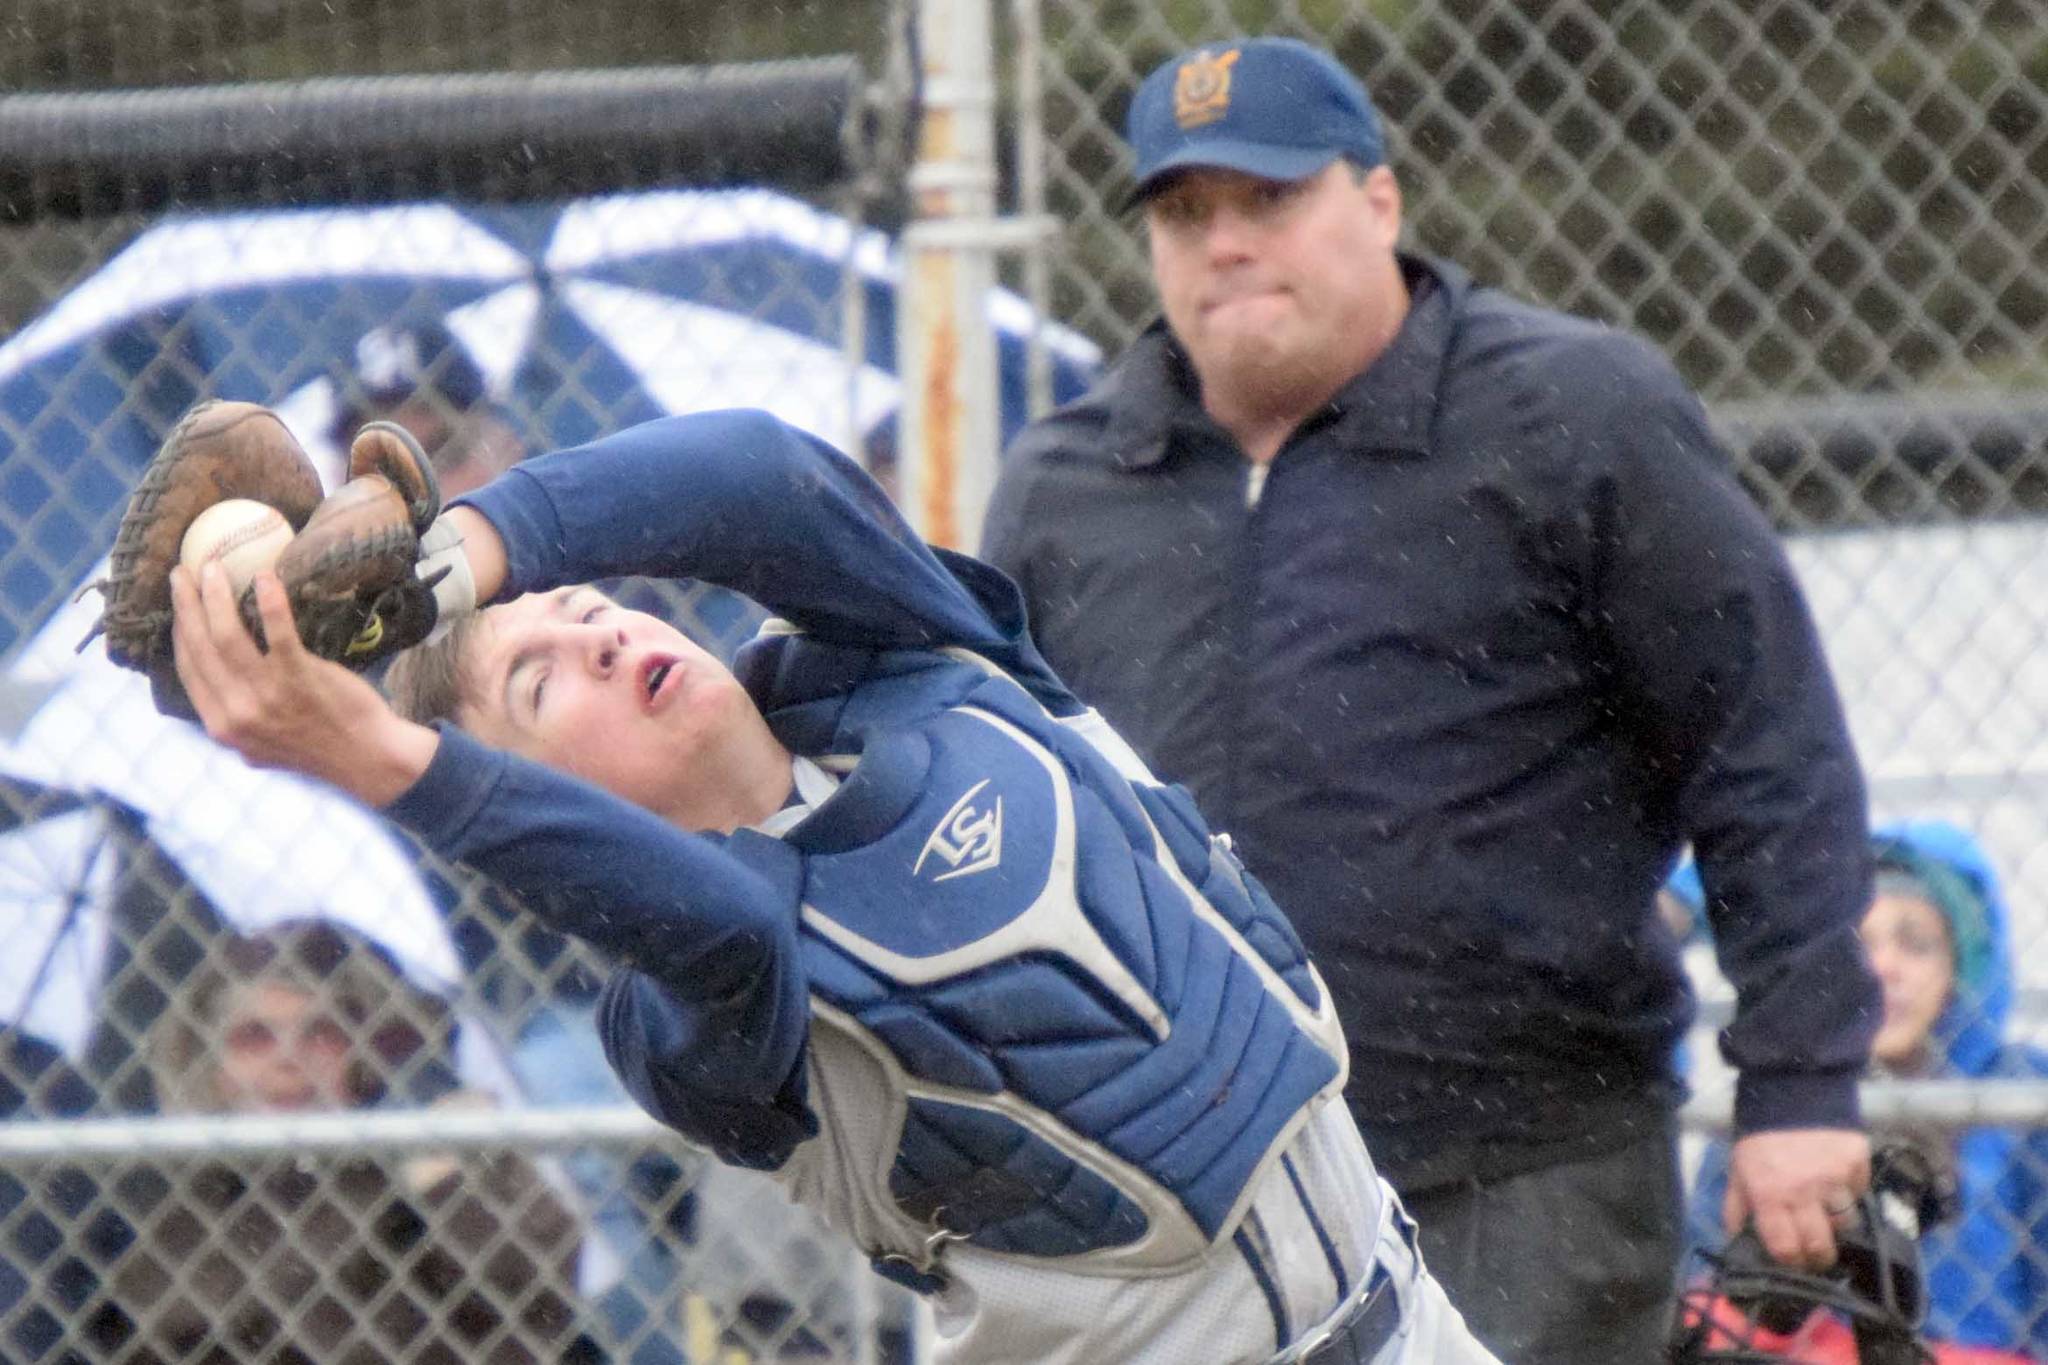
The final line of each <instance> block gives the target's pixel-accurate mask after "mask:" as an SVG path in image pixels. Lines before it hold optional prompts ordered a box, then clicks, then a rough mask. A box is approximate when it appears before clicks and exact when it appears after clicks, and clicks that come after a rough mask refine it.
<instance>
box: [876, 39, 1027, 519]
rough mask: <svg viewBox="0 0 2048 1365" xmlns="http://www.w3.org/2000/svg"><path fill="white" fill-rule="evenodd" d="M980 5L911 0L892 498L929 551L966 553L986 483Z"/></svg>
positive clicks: (989, 283) (987, 143)
mask: <svg viewBox="0 0 2048 1365" xmlns="http://www.w3.org/2000/svg"><path fill="white" fill-rule="evenodd" d="M989 9H990V0H919V2H918V7H917V22H918V31H919V38H920V47H921V55H920V65H921V68H922V69H921V71H920V73H919V76H920V80H921V83H922V91H923V97H924V122H923V126H922V128H921V129H920V132H919V136H918V148H917V160H916V162H915V164H914V165H912V167H911V169H910V192H911V197H912V200H913V202H914V204H915V211H914V219H913V221H912V223H911V225H910V226H909V228H907V229H906V230H905V232H904V234H903V245H904V253H903V254H904V280H903V306H902V307H901V308H900V309H899V310H898V323H897V334H896V347H897V365H898V373H899V374H900V375H901V377H902V382H903V410H902V414H901V430H900V436H901V443H902V444H901V450H900V452H899V459H900V462H901V463H900V474H901V479H902V483H901V487H900V492H899V500H900V502H901V504H902V507H903V511H904V514H905V515H906V516H907V517H908V518H909V519H910V522H911V525H913V526H914V527H916V528H917V530H918V532H919V533H920V534H922V535H923V536H924V537H925V539H927V540H929V541H931V542H932V543H933V544H935V545H944V546H948V547H950V548H953V549H958V550H965V551H967V552H969V553H972V552H973V550H974V549H975V547H976V545H977V544H978V543H979V542H980V539H981V514H982V509H983V507H985V506H986V505H987V502H988V496H989V491H990V490H991V489H992V488H993V487H994V486H995V471H996V455H997V449H996V442H997V433H998V431H999V425H998V422H999V406H1000V394H999V391H998V389H997V387H996V352H995V336H994V333H993V331H992V330H991V328H990V327H989V323H988V297H989V291H990V290H991V289H992V288H993V287H994V284H995V255H996V252H997V250H998V249H999V247H1000V245H1001V241H1002V239H1003V238H1004V237H1005V235H1006V234H1005V233H1004V231H1003V225H999V224H997V223H996V221H995V198H996V194H995V191H996V164H995V105H996V90H995V75H994V69H995V62H994V57H993V55H992V47H993V42H992V29H991V24H990V15H989Z"/></svg>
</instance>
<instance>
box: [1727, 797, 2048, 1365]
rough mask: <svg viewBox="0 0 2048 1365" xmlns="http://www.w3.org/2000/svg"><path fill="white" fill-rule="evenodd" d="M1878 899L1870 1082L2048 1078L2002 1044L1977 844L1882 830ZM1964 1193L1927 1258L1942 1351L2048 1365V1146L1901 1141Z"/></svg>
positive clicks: (1948, 834) (1870, 916) (2022, 1140)
mask: <svg viewBox="0 0 2048 1365" xmlns="http://www.w3.org/2000/svg"><path fill="white" fill-rule="evenodd" d="M1872 844H1873V851H1874V853H1875V855H1876V867H1877V881H1876V892H1875V895H1874V896H1873V898H1872V901H1871V906H1870V910H1869V912H1868V913H1867V914H1866V915H1865V916H1864V919H1863V924H1862V936H1863V942H1864V946H1865V948H1866V950H1867V951H1868V952H1869V954H1870V961H1871V966H1872V968H1873V969H1874V970H1875V971H1876V973H1877V976H1878V979H1879V981H1880V982H1881V983H1882V984H1883V987H1884V1022H1883V1024H1882V1026H1881V1027H1880V1028H1879V1030H1878V1034H1877V1038H1876V1041H1875V1042H1874V1043H1873V1044H1872V1047H1871V1059H1872V1066H1873V1075H1876V1076H1881V1077H1885V1078H1892V1079H1911V1078H1950V1079H1953V1078H1958V1077H1972V1078H2027V1077H2042V1076H2048V1053H2043V1052H2042V1051H2040V1050H2039V1049H2037V1048H2033V1047H2028V1046H2024V1045H2019V1044H2014V1043H2010V1042H2007V1041H2006V1038H2005V1031H2006V1025H2007V1022H2008V1019H2009V1017H2010V1015H2011V1012H2012V1004H2013V962H2012V938H2011V922H2010V916H2009V914H2008V912H2007V908H2006V903H2005V896H2004V893H2003V891H2002V890H2001V888H2000V886H1999V881H1998V875H1997V873H1996V872H1994V871H1993V870H1992V867H1991V863H1990V861H1989V859H1987V858H1986V856H1985V854H1984V850H1983V848H1982V847H1981V846H1980V845H1979V844H1978V843H1977V841H1976V840H1975V839H1974V838H1972V837H1971V836H1970V835H1968V834H1966V833H1965V832H1963V831H1962V830H1960V829H1958V828H1956V827H1955V826H1954V825H1950V824H1947V823H1944V822H1941V821H1931V820H1926V821H1909V822H1904V823H1900V824H1894V825H1888V826H1885V827H1883V828H1881V829H1879V830H1878V832H1877V833H1876V835H1875V836H1874V837H1873V840H1872ZM1872 1137H1873V1141H1876V1142H1883V1141H1885V1140H1890V1141H1893V1142H1899V1141H1903V1142H1905V1143H1908V1144H1910V1145H1912V1146H1914V1147H1916V1148H1918V1149H1919V1150H1920V1152H1921V1153H1922V1154H1923V1155H1926V1156H1928V1157H1929V1158H1930V1159H1932V1160H1933V1161H1934V1163H1935V1165H1936V1169H1937V1170H1939V1171H1942V1172H1944V1173H1946V1174H1948V1175H1950V1176H1952V1177H1953V1179H1954V1182H1955V1185H1956V1188H1957V1193H1958V1195H1959V1200H1960V1209H1959V1212H1958V1213H1957V1215H1956V1216H1955V1217H1954V1218H1952V1219H1950V1220H1948V1221H1947V1222H1944V1223H1941V1224H1939V1225H1937V1226H1935V1227H1934V1228H1932V1229H1930V1230H1929V1231H1927V1232H1926V1233H1925V1234H1924V1235H1923V1237H1922V1239H1921V1244H1920V1250H1921V1256H1922V1258H1923V1260H1922V1263H1923V1269H1924V1272H1925V1274H1926V1278H1927V1292H1928V1312H1927V1322H1926V1326H1925V1331H1926V1335H1927V1336H1928V1338H1929V1339H1930V1340H1933V1341H1938V1342H1954V1343H1958V1344H1962V1345H1969V1346H1989V1347H1999V1348H2004V1349H2008V1350H2024V1351H2028V1352H2030V1353H2032V1354H2035V1355H2041V1356H2044V1357H2048V1266H2044V1264H2043V1261H2042V1256H2043V1251H2044V1248H2048V1131H2016V1130H2013V1129H2006V1128H1973V1129H1969V1130H1966V1131H1964V1132H1961V1133H1955V1132H1945V1131H1942V1130H1939V1129H1932V1128H1926V1129H1923V1128H1920V1127H1917V1126H1915V1127H1909V1128H1900V1127H1894V1128H1893V1129H1891V1130H1890V1131H1888V1132H1874V1133H1873V1134H1872ZM1727 1156H1728V1151H1727V1145H1726V1143H1724V1142H1716V1143H1713V1144H1712V1145H1710V1146H1709V1147H1708V1149H1707V1150H1706V1152H1705V1153H1704V1154H1703V1156H1702V1158H1701V1162H1700V1170H1699V1176H1698V1179H1697V1181H1696V1183H1695V1186H1694V1191H1693V1197H1692V1203H1691V1210H1690V1216H1689V1220H1688V1221H1689V1232H1690V1236H1691V1241H1692V1243H1693V1245H1694V1246H1695V1247H1696V1248H1700V1249H1712V1248H1717V1247H1719V1246H1720V1245H1721V1243H1722V1241H1723V1240H1724V1238H1723V1234H1722V1231H1721V1218H1720V1211H1721V1201H1722V1197H1723V1194H1724V1190H1725V1185H1726V1180H1727Z"/></svg>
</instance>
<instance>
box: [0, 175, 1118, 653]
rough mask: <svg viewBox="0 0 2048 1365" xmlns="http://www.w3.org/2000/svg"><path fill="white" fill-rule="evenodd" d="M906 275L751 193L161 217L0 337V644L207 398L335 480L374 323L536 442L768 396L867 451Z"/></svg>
mask: <svg viewBox="0 0 2048 1365" xmlns="http://www.w3.org/2000/svg"><path fill="white" fill-rule="evenodd" d="M898 275H899V263H898V260H897V258H896V255H895V253H894V251H893V248H892V247H891V245H890V242H889V240H888V239H887V238H886V237H885V236H884V235H883V234H881V233H879V232H876V231H872V230H864V229H858V228H856V227H854V226H853V225H851V224H849V223H848V222H846V221H845V220H843V219H840V218H836V217H833V216H832V215H829V214H825V213H821V212H819V211H818V210H816V209H814V208H812V207H810V206H809V205H806V204H804V203H802V202H800V201H797V200H793V199H790V198H787V197H785V196H782V195H778V194H773V193H770V192H767V191H755V190H746V191H660V192H652V193H643V194H626V195H616V196H607V197H603V198H596V199H585V200H577V201H573V202H570V203H567V204H557V205H545V206H509V207H507V206H491V207H476V208H456V207H452V206H449V205H446V204H415V205H399V206H393V207H387V208H372V209H346V210H302V211H287V212H266V213H242V214H226V215H210V216H206V217H197V218H187V219H182V220H175V221H170V222H166V223H164V224H162V225H161V226H158V227H155V228H152V229H150V230H149V231H147V232H145V233H143V234H142V235H141V236H140V237H138V238H137V239H136V240H135V241H134V242H133V243H132V244H130V246H129V247H128V248H127V249H125V250H124V251H122V252H121V253H120V254H119V255H118V256H116V257H115V258H114V259H113V260H111V261H110V262H108V264H107V265H106V266H105V267H103V268H102V269H101V270H99V271H98V272H96V273H95V274H93V275H92V276H90V277H89V278H88V279H86V280H85V281H84V282H82V283H81V284H80V285H78V286H77V287H76V288H75V289H73V290H72V291H71V292H70V293H68V294H67V295H65V296H64V297H63V298H62V299H60V300H59V301H58V302H57V303H56V305H55V306H54V307H52V308H51V310H50V311H49V312H48V313H47V314H45V315H44V316H43V317H41V318H39V319H38V320H37V321H35V322H34V323H32V324H31V325H30V326H28V327H27V328H25V329H23V330H22V331H21V332H20V333H18V334H17V335H16V336H14V337H13V338H11V339H10V340H9V341H7V342H6V343H5V344H4V345H0V470H4V474H0V654H5V653H8V652H10V651H13V650H15V649H16V648H18V647H19V644H20V642H21V640H22V639H23V637H24V636H25V635H26V634H28V633H30V632H31V631H32V630H33V628H34V626H35V625H36V624H37V623H40V622H42V621H43V620H44V619H45V618H46V617H47V616H48V614H49V613H50V611H51V610H52V609H53V608H54V607H55V606H56V605H57V603H58V602H59V601H60V600H62V599H63V598H65V597H67V596H68V595H69V594H70V593H71V592H72V591H73V590H74V589H75V587H76V585H77V584H78V583H79V582H80V581H82V580H83V579H84V578H85V576H86V574H87V573H88V571H89V570H90V569H91V567H92V565H93V564H94V563H95V562H96V561H97V560H98V559H99V557H100V555H101V554H102V553H103V552H104V549H105V547H106V545H107V544H108V543H109V542H110V541H111V538H112V527H113V524H114V522H115V520H117V519H118V516H119V509H120V506H121V503H122V501H123V499H124V498H125V496H126V490H127V488H128V487H129V486H130V484H132V482H133V481H134V478H135V477H136V475H137V474H138V472H139V471H140V469H141V468H142V466H143V465H144V464H146V463H147V461H148V459H149V457H150V455H151V454H152V453H154V451H155V449H156V446H157V443H158V442H159V441H160V440H161V438H162V436H163V433H164V432H166V431H167V430H168V429H169V427H170V425H171V423H173V422H174V421H175V420H176V419H177V417H178V416H179V415H180V414H181V413H183V412H184V411H185V410H186V409H187V408H188V407H190V406H191V405H192V404H193V403H194V402H196V401H198V400H199V399H201V398H204V397H208V396H217V397H229V398H241V399H249V400H253V401H256V402H262V403H267V404H270V405H272V406H275V407H277V408H279V410H280V411H281V412H282V413H283V414H284V416H285V418H286V420H287V422H289V423H291V424H292V425H293V427H294V429H295V430H296V431H298V432H299V434H300V436H301V438H302V439H303V440H305V441H306V443H307V445H308V449H309V451H311V452H312V453H313V454H314V455H315V456H316V459H319V460H321V461H322V462H323V463H324V464H325V466H326V469H325V472H326V474H327V475H328V477H330V478H331V477H332V475H333V472H334V469H333V466H334V463H335V461H336V458H337V457H336V456H335V454H334V452H333V450H332V446H331V442H329V441H328V440H327V431H326V429H327V427H328V425H329V423H330V419H331V417H332V415H333V412H334V408H335V403H336V383H335V376H336V374H337V372H338V370H339V369H340V368H341V367H342V366H344V365H345V364H346V363H347V361H348V359H349V358H350V357H351V356H353V355H354V353H355V348H356V344H357V342H358V340H359V339H360V338H361V337H362V336H363V335H364V334H365V333H366V332H368V331H370V330H371V329H373V328H376V327H379V326H381V325H384V324H388V323H390V322H391V321H392V320H394V319H399V318H432V319H436V320H438V321H439V322H441V323H443V324H445V326H446V328H447V329H448V331H450V332H452V333H453V334H454V336H455V337H456V338H458V339H459V340H460V342H461V344H462V345H463V346H464V347H465V348H466V350H467V351H468V353H469V355H470V357H471V358H472V359H473V360H474V362H475V364H476V367H477V369H478V370H480V371H481V373H482V375H483V377H484V380H485V383H486V385H487V387H488V389H489V392H490V395H491V397H493V398H494V399H496V400H497V401H498V402H499V403H500V404H501V405H502V407H503V409H504V410H505V411H506V412H507V413H509V414H510V415H511V416H512V418H513V419H514V421H515V424H516V425H518V426H520V427H523V431H522V433H521V434H522V435H523V436H524V437H525V439H526V440H527V442H528V443H529V445H531V446H532V447H533V448H536V449H545V448H554V447H559V446H564V445H572V444H578V443H581V442H583V441H586V440H589V439H591V438H593V437H596V436H599V435H602V434H604V433H605V432H608V431H613V430H617V429H618V428H620V427H623V426H627V425H630V424H632V423H634V422H639V421H644V420H647V419H649V418H653V417H657V416H660V415H663V414H666V413H677V412H690V411H698V410H702V409H706V408H718V407H761V408H766V409H768V410H769V411H772V412H774V413H776V414H777V415H778V416H780V417H782V418H784V419H785V420H787V421H789V422H791V423H792V424H794V425H797V426H800V427H803V428H804V429H806V430H809V431H812V432H815V433H816V434H818V435H820V436H822V437H824V438H825V439H827V440H830V441H832V442H833V443H834V444H836V445H839V446H841V447H842V448H845V449H847V450H849V451H852V452H855V453H859V452H860V451H861V450H862V448H863V447H864V446H867V445H870V444H874V445H878V446H886V445H887V444H889V443H890V441H891V440H892V439H893V431H892V428H893V422H894V418H895V413H896V409H897V405H898V399H899V386H898V384H897V381H896V378H895V375H894V373H893V356H894V329H895V285H896V280H897V278H898ZM849 304H852V305H856V306H855V307H854V308H853V310H852V311H851V314H850V315H851V316H852V317H853V318H855V319H857V320H858V322H859V325H858V326H857V327H856V328H854V329H853V331H852V335H851V340H849V329H848V326H847V319H848V317H849ZM989 314H990V322H991V325H992V326H993V327H994V329H995V331H996V335H997V338H998V355H999V368H1000V377H1001V382H1002V391H1003V423H1002V427H1003V434H1004V436H1005V437H1007V436H1008V435H1010V434H1011V433H1012V432H1014V431H1015V429H1016V428H1017V426H1019V425H1020V424H1021V423H1022V422H1023V421H1024V419H1025V416H1026V405H1025V397H1024V395H1025V373H1026V347H1027V340H1026V338H1027V337H1028V335H1029V334H1030V332H1031V330H1032V326H1033V320H1032V318H1031V315H1030V312H1029V309H1028V308H1027V307H1026V306H1025V305H1024V303H1023V301H1022V300H1020V299H1019V298H1017V297H1016V296H1015V295H1011V294H1007V293H1000V292H999V293H997V294H995V295H992V297H991V300H990V305H989ZM1040 336H1041V340H1042V342H1043V344H1044V345H1045V346H1046V347H1047V351H1048V354H1049V355H1050V357H1051V359H1052V362H1053V363H1052V377H1053V390H1054V396H1055V398H1056V399H1059V400H1064V399H1066V398H1069V397H1072V396H1074V395H1076V394H1078V393H1079V392H1080V391H1081V390H1082V389H1083V388H1084V387H1085V386H1086V384H1087V383H1088V382H1089V380H1090V379H1091V378H1092V376H1093V373H1094V371H1095V368H1096V365H1097V363H1098V360H1099V353H1098V352H1097V350H1096V348H1095V347H1094V346H1093V345H1092V344H1091V343H1089V342H1087V341H1085V340H1084V339H1082V338H1080V337H1078V336H1076V335H1075V334H1073V333H1071V332H1068V331H1066V330H1064V329H1060V328H1052V327H1048V328H1042V329H1040Z"/></svg>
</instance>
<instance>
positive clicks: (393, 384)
mask: <svg viewBox="0 0 2048 1365" xmlns="http://www.w3.org/2000/svg"><path fill="white" fill-rule="evenodd" d="M335 388H336V390H337V395H336V412H335V422H334V432H333V435H334V439H335V443H336V444H337V445H338V446H340V447H341V448H342V449H343V450H346V449H347V448H348V443H349V442H350V440H352V439H354V437H355V434H356V432H357V430H358V429H360V428H361V427H362V425H363V423H365V422H371V421H378V420H382V421H387V422H396V423H398V424H399V425H400V426H402V427H404V428H405V429H406V430H407V431H410V432H411V433H412V434H413V435H414V436H416V437H418V438H419V442H420V444H421V445H422V446H424V447H426V451H427V455H428V456H429V457H430V458H431V459H432V460H433V462H434V472H435V474H436V475H438V476H439V478H440V481H441V492H442V494H443V496H445V497H450V498H452V497H454V496H455V495H456V494H458V493H467V492H468V491H469V490H470V489H472V488H477V487H480V486H481V485H483V484H486V483H488V482H490V480H491V479H493V478H494V477H496V476H497V475H498V474H500V473H503V472H504V471H505V470H507V469H509V468H511V467H512V466H513V465H515V464H517V463H518V462H519V461H520V460H523V459H525V458H526V456H527V454H528V451H527V447H526V442H525V441H523V440H522V439H520V436H519V433H518V432H517V431H515V430H514V429H513V427H512V425H511V423H509V422H508V421H506V419H505V416H504V414H503V412H502V411H501V410H500V409H499V407H498V405H497V404H496V403H495V402H493V401H492V400H491V397H490V393H489V389H488V386H487V385H486V384H485V381H484V373H483V371H482V370H481V369H479V368H478V366H477V363H476V361H475V359H474V358H473V357H472V356H471V355H470V353H469V352H468V351H467V350H466V349H464V347H463V345H462V342H461V341H460V340H458V339H457V338H456V336H455V334H454V333H453V332H451V331H449V330H448V328H447V326H446V325H445V324H443V323H441V322H438V321H432V320H428V321H419V322H404V323H393V324H390V325H387V326H383V327H373V328H371V329H370V330H369V331H367V332H365V333H363V335H362V337H361V338H360V339H358V340H357V342H356V348H355V354H354V356H353V357H352V360H351V363H350V364H349V365H348V366H347V367H346V368H345V369H344V370H343V371H342V373H341V374H340V376H339V377H338V378H337V380H336V383H335Z"/></svg>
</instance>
